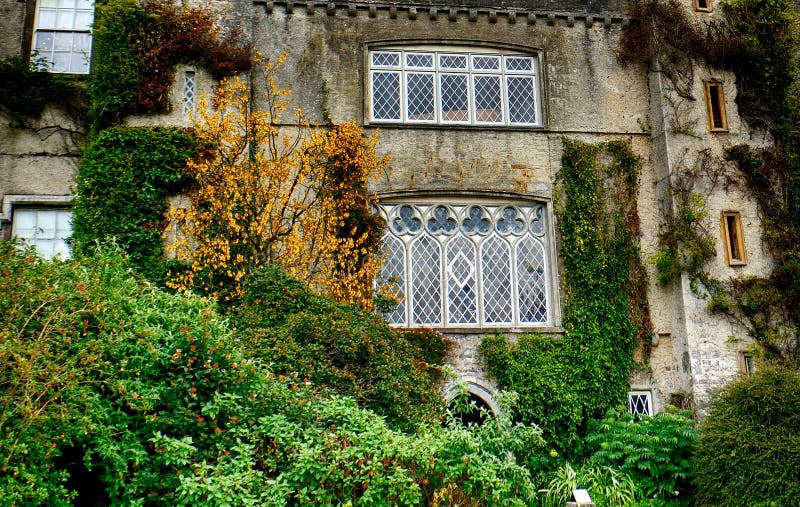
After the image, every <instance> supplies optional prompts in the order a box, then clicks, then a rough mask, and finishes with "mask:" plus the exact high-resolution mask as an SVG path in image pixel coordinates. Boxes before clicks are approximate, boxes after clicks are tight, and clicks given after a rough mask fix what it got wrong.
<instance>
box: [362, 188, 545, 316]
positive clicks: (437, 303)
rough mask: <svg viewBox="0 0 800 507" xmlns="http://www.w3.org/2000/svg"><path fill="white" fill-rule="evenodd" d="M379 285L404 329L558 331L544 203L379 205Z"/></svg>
mask: <svg viewBox="0 0 800 507" xmlns="http://www.w3.org/2000/svg"><path fill="white" fill-rule="evenodd" d="M377 208H378V212H379V213H380V214H381V216H382V217H383V218H384V220H385V221H386V224H387V227H386V233H385V235H384V238H383V247H384V255H385V259H384V264H383V267H382V270H381V273H380V276H379V282H378V283H379V284H381V285H382V286H383V287H384V288H386V289H388V290H389V291H391V292H393V293H394V294H395V295H396V297H397V298H398V300H399V304H398V306H397V308H395V309H394V311H392V312H391V313H389V314H387V315H385V317H386V319H387V320H388V321H389V323H391V324H394V325H398V326H406V327H420V326H424V327H444V328H446V327H451V328H470V327H473V328H481V327H491V328H495V327H499V328H502V327H537V326H538V327H545V326H552V325H553V323H552V309H551V297H550V291H551V280H550V279H551V274H550V267H549V266H550V265H549V259H548V257H549V256H548V251H549V249H548V233H547V230H548V228H547V226H546V221H547V206H546V204H545V203H524V204H521V203H449V202H444V201H442V202H437V203H412V202H400V203H383V202H382V203H380V204H378V205H377Z"/></svg>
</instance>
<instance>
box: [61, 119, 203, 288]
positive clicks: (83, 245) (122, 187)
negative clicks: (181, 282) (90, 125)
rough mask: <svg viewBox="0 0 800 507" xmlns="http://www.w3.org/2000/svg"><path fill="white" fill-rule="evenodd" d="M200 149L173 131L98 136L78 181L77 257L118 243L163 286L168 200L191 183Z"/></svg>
mask: <svg viewBox="0 0 800 507" xmlns="http://www.w3.org/2000/svg"><path fill="white" fill-rule="evenodd" d="M199 150H200V146H199V143H198V142H197V141H196V140H195V139H194V137H192V136H191V135H189V134H188V133H187V132H184V131H181V130H178V129H173V128H151V127H125V126H118V127H113V128H109V129H106V130H104V131H102V132H100V133H99V134H97V135H95V136H93V138H92V140H91V142H90V143H89V145H88V146H87V147H86V150H85V152H84V156H83V159H82V160H81V163H80V171H79V173H78V178H77V196H76V198H75V207H74V218H73V221H72V229H73V236H72V237H73V240H74V250H75V252H76V253H78V254H82V253H87V252H90V251H91V250H92V249H94V248H95V247H96V246H97V244H98V243H105V242H108V241H110V240H112V239H113V240H114V241H116V243H117V244H118V245H120V246H121V247H122V248H123V249H124V250H125V252H126V253H127V255H128V256H129V258H130V261H131V264H132V265H133V266H135V267H136V268H137V269H139V270H140V271H141V272H142V273H143V274H144V275H145V276H146V277H147V278H149V279H150V280H152V281H154V282H156V283H159V284H163V283H164V279H165V275H166V269H165V267H164V264H163V263H164V258H163V253H164V246H163V241H162V237H161V233H162V230H163V229H164V223H163V221H164V213H165V212H166V210H167V197H168V196H169V195H171V194H175V193H176V192H177V191H178V189H179V188H181V186H183V185H185V184H186V183H187V181H188V178H187V177H186V176H185V175H184V174H182V173H181V169H182V168H183V167H184V165H185V164H186V162H187V160H188V159H189V158H191V157H193V156H195V155H197V153H198V152H199Z"/></svg>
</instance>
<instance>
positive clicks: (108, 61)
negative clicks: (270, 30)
mask: <svg viewBox="0 0 800 507" xmlns="http://www.w3.org/2000/svg"><path fill="white" fill-rule="evenodd" d="M95 10H96V12H95V21H94V25H93V30H92V31H93V34H92V35H93V53H94V59H93V62H94V65H93V68H92V74H91V84H90V93H91V98H92V108H91V116H92V118H94V121H95V129H101V128H104V127H106V126H108V125H110V124H114V123H116V122H118V121H119V120H120V119H121V118H122V117H124V116H127V115H130V114H141V113H152V112H166V111H167V110H168V109H169V89H170V87H171V86H172V82H173V80H174V77H175V65H176V64H178V63H193V64H199V65H202V66H204V67H205V68H207V69H208V70H209V71H210V72H211V74H212V76H214V77H215V78H216V79H220V78H222V77H226V76H231V75H233V74H236V73H237V72H242V71H245V70H248V69H249V68H250V67H251V66H252V60H251V48H250V47H249V46H247V45H243V44H242V43H241V42H239V41H238V39H237V37H238V33H237V32H235V31H233V32H230V33H229V34H228V36H227V37H225V38H224V39H221V38H220V37H219V30H218V28H217V27H216V26H215V24H214V18H213V16H212V14H211V12H210V11H208V10H207V9H204V8H193V7H188V6H182V7H176V6H174V5H173V4H172V3H171V2H166V1H162V0H157V1H150V2H146V3H139V2H138V1H137V0H111V1H109V2H106V3H99V4H97V5H96V6H95Z"/></svg>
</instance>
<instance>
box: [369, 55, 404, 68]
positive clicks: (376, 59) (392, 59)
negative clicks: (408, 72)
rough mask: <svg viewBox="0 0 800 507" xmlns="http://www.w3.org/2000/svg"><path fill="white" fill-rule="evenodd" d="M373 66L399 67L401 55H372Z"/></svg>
mask: <svg viewBox="0 0 800 507" xmlns="http://www.w3.org/2000/svg"><path fill="white" fill-rule="evenodd" d="M372 65H373V66H375V67H399V66H400V53H386V52H376V53H372Z"/></svg>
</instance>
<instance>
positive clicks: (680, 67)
mask: <svg viewBox="0 0 800 507" xmlns="http://www.w3.org/2000/svg"><path fill="white" fill-rule="evenodd" d="M721 11H722V14H723V16H722V18H721V19H717V20H715V21H710V22H698V21H694V20H691V19H690V18H689V17H688V15H687V12H686V10H685V9H684V8H683V7H682V6H681V5H680V4H679V3H678V2H677V1H675V0H668V1H663V0H641V1H638V2H635V3H634V6H633V10H632V15H634V16H635V18H636V19H635V21H633V22H632V23H631V24H630V26H629V27H628V28H627V29H626V31H625V33H624V34H623V37H622V44H621V49H622V51H621V60H622V61H623V62H640V63H645V64H654V65H655V67H656V68H658V70H659V71H660V72H662V73H663V74H664V75H666V76H667V77H668V78H669V79H670V81H671V82H672V83H673V85H674V88H675V91H676V93H678V94H679V95H681V96H684V95H683V93H685V92H686V90H689V89H690V88H691V83H692V79H693V71H692V69H693V65H694V64H695V62H697V61H705V62H706V63H707V64H710V65H712V66H714V67H717V68H720V69H724V70H729V71H732V72H733V73H734V74H735V75H736V86H737V91H738V94H737V97H736V103H737V106H738V111H739V113H740V115H741V116H742V118H743V119H744V120H745V121H746V122H747V123H748V124H749V125H750V126H751V127H753V128H761V129H765V130H767V131H769V132H770V134H771V135H772V138H773V140H774V146H773V147H771V148H769V149H766V150H765V149H762V148H753V147H751V146H748V145H740V146H734V147H730V148H729V149H728V150H727V153H726V155H727V158H728V160H729V161H731V162H733V163H734V165H735V166H736V167H738V172H737V173H736V174H727V175H725V177H726V178H729V179H737V180H739V179H741V180H742V181H743V183H744V185H743V186H742V188H744V189H745V190H747V191H749V193H750V194H751V195H752V196H753V197H754V198H755V200H756V202H757V203H758V206H759V211H760V215H761V218H762V224H763V227H764V234H763V238H762V239H763V241H764V243H765V244H766V245H767V248H768V251H769V252H770V254H771V255H772V256H773V259H774V261H775V268H774V269H773V271H772V272H771V273H770V274H769V275H767V276H764V277H748V278H735V279H732V280H731V281H729V282H723V281H720V280H715V279H713V278H712V277H711V276H710V275H709V273H708V271H707V269H706V268H705V264H706V262H708V261H709V260H710V259H711V258H713V256H714V252H713V244H714V242H715V240H714V239H713V236H712V235H711V234H710V233H709V232H708V231H707V230H705V229H704V228H703V227H702V221H703V219H704V218H705V216H704V213H705V206H704V202H703V201H702V199H698V196H697V195H696V194H695V193H694V191H693V190H692V189H693V187H694V183H696V182H697V181H699V180H700V179H704V180H705V182H706V183H708V182H711V183H712V184H714V182H713V177H717V176H719V174H718V173H715V175H713V176H712V178H709V177H708V176H709V175H708V174H702V173H695V174H694V175H693V178H694V181H691V179H687V180H686V181H685V182H684V183H688V184H684V185H678V186H677V187H675V185H673V187H674V188H673V189H672V193H673V198H674V199H675V202H676V204H677V212H675V213H673V214H671V215H670V214H668V216H667V217H666V221H665V226H664V228H663V230H662V233H661V235H660V240H661V251H660V253H659V255H658V256H657V257H656V263H657V267H658V268H659V281H660V282H661V283H664V284H666V283H669V282H671V281H672V280H675V279H677V278H678V277H679V276H680V275H681V273H688V275H689V278H690V280H691V282H692V283H693V285H694V286H695V287H696V286H697V284H698V283H700V284H702V285H703V286H705V288H706V289H708V293H709V294H710V295H711V297H710V298H709V309H710V310H711V311H713V312H720V313H723V314H725V315H727V316H728V317H730V318H731V320H733V321H734V322H736V323H738V324H740V325H741V326H742V327H743V328H744V329H745V330H746V331H747V333H748V334H749V335H750V336H751V337H752V338H754V339H755V340H756V342H757V343H758V344H759V345H760V346H761V349H762V351H763V352H764V353H765V356H766V357H767V358H769V359H771V360H776V361H779V362H782V361H785V362H788V363H790V364H794V365H798V364H800V331H799V329H800V307H798V305H797V304H796V301H798V298H800V90H798V82H797V79H798V63H797V60H796V55H797V52H798V50H799V49H800V33H799V32H798V28H797V26H798V25H797V23H798V15H797V10H796V8H795V6H794V3H793V2H791V1H790V0H731V1H729V2H726V3H723V4H721ZM686 97H687V98H688V99H690V100H694V97H691V95H690V94H689V95H688V96H686ZM676 114H679V112H678V111H676ZM704 158H707V154H706V153H704V152H703V151H701V152H698V154H697V163H698V164H699V163H702V162H703V159H704ZM686 175H687V173H684V174H683V176H682V177H684V178H685V177H686ZM689 175H690V176H691V173H689Z"/></svg>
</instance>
